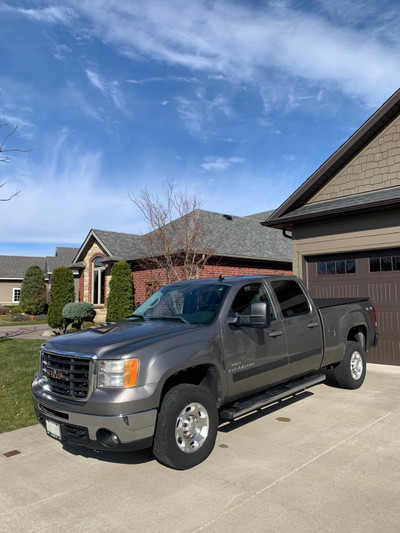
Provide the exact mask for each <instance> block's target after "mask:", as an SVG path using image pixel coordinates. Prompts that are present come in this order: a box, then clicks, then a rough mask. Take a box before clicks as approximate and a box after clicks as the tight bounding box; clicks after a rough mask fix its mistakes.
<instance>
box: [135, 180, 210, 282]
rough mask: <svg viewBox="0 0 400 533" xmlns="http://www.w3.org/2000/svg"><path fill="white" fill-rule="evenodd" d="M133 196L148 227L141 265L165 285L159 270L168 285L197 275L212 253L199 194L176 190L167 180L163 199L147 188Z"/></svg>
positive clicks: (144, 239) (154, 279) (155, 279)
mask: <svg viewBox="0 0 400 533" xmlns="http://www.w3.org/2000/svg"><path fill="white" fill-rule="evenodd" d="M130 198H131V200H132V202H133V203H134V204H135V206H136V207H137V209H138V210H139V212H140V213H141V214H142V216H143V218H144V220H145V221H146V224H147V227H148V230H149V232H148V233H147V234H146V235H145V236H144V237H143V243H144V246H143V250H141V255H142V259H141V264H142V265H143V266H144V267H145V268H146V269H148V270H151V271H152V273H153V281H154V282H155V283H157V284H158V285H160V284H162V280H161V279H160V275H159V273H160V271H161V272H163V273H164V276H165V280H166V283H167V284H168V283H171V282H173V281H179V280H182V279H195V278H198V277H199V275H200V271H201V269H202V268H204V266H205V265H206V263H207V261H208V260H209V258H210V257H211V256H212V255H213V250H212V249H211V247H210V246H209V245H208V243H207V236H206V233H205V229H204V224H203V220H202V216H201V214H202V212H201V210H200V206H201V199H200V196H199V195H196V194H189V193H188V192H187V191H186V190H177V189H176V187H175V185H174V184H173V183H172V182H171V181H167V182H165V183H164V184H163V194H162V197H161V198H160V197H159V196H158V195H156V194H152V193H150V192H149V191H148V190H147V189H146V188H141V189H139V191H138V193H137V194H136V195H135V196H130ZM164 283H165V281H164Z"/></svg>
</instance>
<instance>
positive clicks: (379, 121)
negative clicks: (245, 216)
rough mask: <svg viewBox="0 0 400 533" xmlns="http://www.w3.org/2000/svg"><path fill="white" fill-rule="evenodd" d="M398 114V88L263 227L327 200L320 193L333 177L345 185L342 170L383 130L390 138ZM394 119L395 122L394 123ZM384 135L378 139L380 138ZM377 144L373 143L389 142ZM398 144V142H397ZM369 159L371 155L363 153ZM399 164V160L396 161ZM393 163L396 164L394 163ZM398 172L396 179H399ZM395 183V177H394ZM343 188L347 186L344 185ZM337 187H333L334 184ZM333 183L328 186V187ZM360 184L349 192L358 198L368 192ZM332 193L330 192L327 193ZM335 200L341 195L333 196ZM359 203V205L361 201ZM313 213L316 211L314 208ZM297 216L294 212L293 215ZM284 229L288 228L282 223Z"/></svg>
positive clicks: (273, 224)
mask: <svg viewBox="0 0 400 533" xmlns="http://www.w3.org/2000/svg"><path fill="white" fill-rule="evenodd" d="M399 115H400V89H399V90H398V91H396V92H395V93H394V94H393V95H392V96H391V97H390V98H389V99H388V100H387V101H386V102H385V103H384V104H383V105H382V106H381V107H380V108H379V109H378V110H377V111H376V112H375V113H374V114H373V115H372V116H371V117H370V118H369V119H368V120H367V121H366V122H365V123H364V124H363V125H362V126H361V127H360V128H359V129H358V130H357V131H356V132H355V133H354V134H353V135H352V136H351V137H350V138H349V139H348V140H347V141H346V142H345V143H344V144H343V145H342V146H341V147H340V148H339V149H338V150H337V151H336V152H335V153H334V154H333V155H332V156H331V157H329V159H327V160H326V161H325V162H324V163H323V164H322V165H321V166H320V167H319V168H318V169H317V170H316V171H315V172H314V173H313V174H312V175H311V176H310V177H309V178H308V179H307V180H306V181H305V182H304V183H303V184H302V185H301V186H300V187H299V188H298V189H297V190H296V191H295V192H294V193H293V194H292V195H291V196H290V197H289V198H288V199H287V200H286V201H285V202H284V203H283V204H282V205H281V206H280V207H279V208H278V209H277V210H276V211H275V212H274V213H273V214H272V215H271V216H270V217H269V218H268V219H267V221H266V222H265V223H263V224H265V225H268V226H273V227H283V225H282V223H281V222H283V219H285V220H286V221H287V222H289V219H290V218H291V214H292V215H293V216H294V215H295V213H297V211H298V210H300V209H302V208H303V207H304V206H305V205H306V204H308V203H312V202H313V201H314V202H317V201H320V202H323V201H325V200H328V197H329V196H330V198H332V194H330V195H329V194H325V195H324V194H323V193H322V191H323V190H325V192H327V188H329V182H331V181H332V180H333V179H334V178H335V177H336V176H339V179H344V182H346V178H345V177H344V175H345V171H344V169H345V167H346V166H348V165H349V163H350V162H351V161H353V162H354V161H355V159H356V158H358V156H359V155H360V154H361V153H362V152H363V153H365V152H366V151H368V149H369V148H368V147H369V146H371V145H373V144H374V143H375V140H377V139H378V136H379V135H380V134H381V133H382V132H384V130H385V129H386V132H387V135H388V136H392V135H393V132H392V131H390V129H391V127H392V126H393V122H394V121H395V122H396V124H395V126H397V118H398V117H399ZM395 119H396V120H395ZM399 133H400V130H399V132H397V130H396V135H397V136H399ZM383 138H384V136H383V137H382V139H383ZM392 140H393V139H391V140H390V141H388V140H386V141H383V140H382V141H381V139H379V140H378V141H377V142H378V143H379V142H381V143H383V142H392ZM399 145H400V140H399ZM396 149H397V150H398V148H396V147H392V146H391V147H390V149H389V148H388V150H396ZM367 155H368V156H370V157H371V156H372V155H373V154H372V153H371V154H367ZM387 157H388V158H389V157H392V153H390V154H389V153H388V156H387ZM389 163H390V164H393V163H394V160H390V161H389ZM399 163H400V161H399ZM396 164H397V163H396ZM364 170H365V167H361V169H360V171H361V172H363V171H364ZM399 170H400V167H399V169H398V171H397V176H399ZM397 181H398V178H397ZM397 181H395V182H392V183H391V182H390V180H389V182H388V183H387V184H386V186H387V187H397V186H400V181H399V182H397ZM346 185H347V184H346ZM336 186H337V184H336ZM333 187H335V184H332V188H333ZM361 187H362V185H359V187H358V189H357V188H356V187H355V188H353V190H352V194H355V195H359V196H361V193H363V192H370V189H367V190H364V191H363V190H362V188H361ZM383 188H385V186H384V185H380V186H379V185H378V186H377V187H376V189H377V190H380V189H383ZM331 193H332V190H331ZM336 196H337V197H341V196H344V195H341V194H340V193H339V194H336ZM362 203H363V202H362ZM314 211H316V208H315V209H314ZM297 214H298V213H297ZM286 227H288V225H287V224H286Z"/></svg>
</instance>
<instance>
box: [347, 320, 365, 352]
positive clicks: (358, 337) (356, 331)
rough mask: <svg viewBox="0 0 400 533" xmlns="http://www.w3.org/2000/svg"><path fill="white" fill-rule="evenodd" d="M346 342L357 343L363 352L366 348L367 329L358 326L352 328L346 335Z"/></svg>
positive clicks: (363, 326) (363, 325) (361, 325)
mask: <svg viewBox="0 0 400 533" xmlns="http://www.w3.org/2000/svg"><path fill="white" fill-rule="evenodd" d="M347 341H354V342H358V343H359V344H360V345H361V346H362V348H363V349H364V350H366V348H367V327H366V325H365V324H359V325H357V326H354V327H352V328H351V329H350V330H349V331H348V333H347Z"/></svg>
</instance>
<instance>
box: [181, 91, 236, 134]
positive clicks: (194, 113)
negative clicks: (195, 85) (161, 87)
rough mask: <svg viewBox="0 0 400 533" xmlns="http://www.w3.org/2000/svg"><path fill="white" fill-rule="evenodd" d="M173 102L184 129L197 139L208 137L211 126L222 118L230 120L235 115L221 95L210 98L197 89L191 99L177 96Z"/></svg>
mask: <svg viewBox="0 0 400 533" xmlns="http://www.w3.org/2000/svg"><path fill="white" fill-rule="evenodd" d="M175 100H176V103H177V110H178V114H179V116H180V118H181V120H182V122H183V123H184V125H185V127H186V128H187V129H188V130H189V131H190V133H192V134H193V135H196V136H199V137H208V135H209V131H210V128H209V126H210V125H211V124H215V123H217V122H218V120H219V119H220V118H222V117H225V118H232V117H233V116H234V114H235V112H234V109H233V107H232V105H231V102H230V101H229V99H228V98H227V97H226V96H225V95H223V94H219V95H217V96H213V97H210V96H208V95H207V94H206V92H205V91H203V90H200V89H198V90H197V91H195V94H193V96H192V98H188V97H181V96H179V97H176V98H175Z"/></svg>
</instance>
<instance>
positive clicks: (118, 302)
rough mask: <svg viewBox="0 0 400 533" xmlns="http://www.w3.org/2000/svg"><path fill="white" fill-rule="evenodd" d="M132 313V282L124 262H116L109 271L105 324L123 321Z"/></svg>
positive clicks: (129, 271) (126, 264) (127, 266)
mask: <svg viewBox="0 0 400 533" xmlns="http://www.w3.org/2000/svg"><path fill="white" fill-rule="evenodd" d="M132 311H133V282H132V276H131V269H130V267H129V265H128V263H127V262H126V261H118V262H117V263H115V264H114V265H113V267H112V269H111V281H110V292H109V294H108V298H107V317H106V320H107V322H118V321H119V320H124V319H125V318H126V317H127V316H129V315H130V314H131V313H132Z"/></svg>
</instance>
